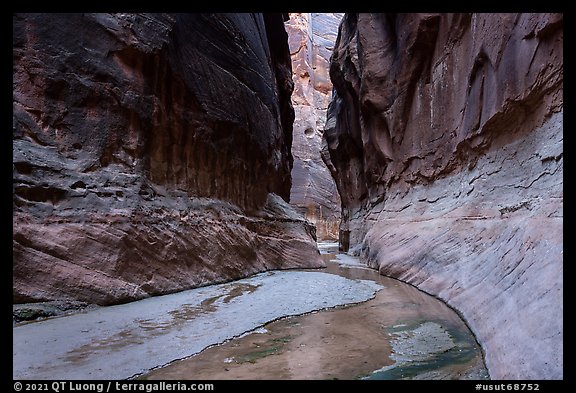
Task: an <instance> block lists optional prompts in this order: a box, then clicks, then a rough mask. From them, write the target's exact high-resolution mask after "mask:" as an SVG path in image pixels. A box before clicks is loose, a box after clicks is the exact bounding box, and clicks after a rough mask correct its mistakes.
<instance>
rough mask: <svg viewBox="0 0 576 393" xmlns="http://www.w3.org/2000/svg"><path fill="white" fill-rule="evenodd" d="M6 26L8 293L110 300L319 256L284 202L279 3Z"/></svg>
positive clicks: (287, 84)
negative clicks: (9, 64) (10, 125)
mask: <svg viewBox="0 0 576 393" xmlns="http://www.w3.org/2000/svg"><path fill="white" fill-rule="evenodd" d="M13 33H14V35H13V53H14V61H13V72H14V84H13V90H14V93H13V97H14V106H13V108H14V131H13V138H14V142H13V155H14V159H13V163H14V165H13V177H14V189H13V190H14V191H13V194H14V199H13V200H14V206H13V212H14V225H13V229H14V237H13V250H14V260H13V265H14V268H13V271H14V282H13V293H14V302H16V303H21V302H32V301H46V300H59V299H74V300H82V301H87V302H93V303H98V304H110V303H117V302H123V301H128V300H133V299H138V298H142V297H146V296H150V295H155V294H161V293H167V292H173V291H177V290H181V289H184V288H190V287H195V286H199V285H206V284H210V283H214V282H219V281H225V280H230V279H234V278H239V277H243V276H246V275H249V274H251V273H255V272H258V271H262V270H265V269H271V268H291V267H318V266H321V265H322V261H321V259H320V257H319V254H318V251H317V249H316V245H315V242H314V241H315V238H314V233H313V231H314V228H313V227H311V226H310V225H309V224H307V223H306V222H305V221H304V220H303V218H301V217H299V216H298V215H296V214H295V212H294V211H291V210H290V208H289V206H288V205H287V204H286V202H284V201H283V200H282V198H284V199H286V200H287V199H288V198H289V193H290V171H291V167H292V158H291V154H290V146H291V143H292V121H293V116H294V114H293V110H292V106H291V103H290V94H291V91H292V88H293V83H292V79H291V64H290V54H289V50H288V44H287V36H286V32H285V29H284V26H283V18H282V16H281V15H280V14H266V15H262V14H226V15H224V14H218V15H208V14H175V15H171V14H24V15H15V16H14V19H13ZM278 195H279V196H280V197H282V198H280V197H278Z"/></svg>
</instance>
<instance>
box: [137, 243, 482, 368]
mask: <svg viewBox="0 0 576 393" xmlns="http://www.w3.org/2000/svg"><path fill="white" fill-rule="evenodd" d="M337 247H338V246H337V244H330V245H326V244H320V247H319V248H320V250H321V254H322V257H323V258H324V260H325V261H326V263H327V267H326V268H325V269H321V271H323V272H326V273H332V274H337V275H340V276H343V277H346V278H350V279H354V280H372V281H376V282H378V283H379V284H381V285H382V286H383V287H384V288H383V289H382V290H380V291H379V292H378V293H377V294H376V296H375V298H374V299H372V300H370V301H368V302H365V303H361V304H358V305H351V306H346V307H339V308H335V309H330V310H324V311H319V312H314V313H311V314H308V315H302V316H298V317H289V318H284V319H281V320H278V321H275V322H272V323H269V324H267V325H265V327H264V329H259V330H257V331H255V332H253V333H251V334H247V335H244V336H243V337H240V338H237V339H233V340H231V341H229V342H227V343H224V344H222V345H219V346H215V347H211V348H208V349H206V350H204V351H202V352H201V353H199V354H197V355H195V356H192V357H190V358H188V359H184V360H181V361H178V362H174V363H172V364H171V365H169V366H166V367H163V368H160V369H157V370H155V371H153V372H151V373H150V374H148V375H146V376H144V377H145V378H147V379H358V378H366V379H487V378H488V373H487V371H486V368H485V366H484V363H483V360H482V356H481V352H480V348H479V347H478V345H477V343H476V341H475V340H474V337H473V336H472V334H471V333H470V331H469V330H468V328H467V326H466V325H465V324H464V322H463V321H462V320H461V319H460V318H459V316H458V315H457V314H456V313H455V312H454V311H453V310H451V309H450V308H449V307H448V306H446V305H445V304H444V303H442V302H441V301H439V300H438V299H436V298H434V297H432V296H429V295H427V294H425V293H424V292H421V291H419V290H418V289H416V288H415V287H412V286H410V285H408V284H405V283H402V282H400V281H398V280H394V279H392V278H388V277H384V276H381V275H380V274H379V273H378V272H376V271H375V270H372V269H369V268H367V267H365V266H362V265H361V263H360V262H359V261H358V260H357V259H355V258H352V257H350V256H348V255H345V254H339V253H338V251H337Z"/></svg>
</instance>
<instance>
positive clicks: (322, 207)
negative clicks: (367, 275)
mask: <svg viewBox="0 0 576 393" xmlns="http://www.w3.org/2000/svg"><path fill="white" fill-rule="evenodd" d="M342 16H343V14H337V13H325V14H317V13H291V14H290V20H289V21H287V22H286V31H287V33H288V42H289V45H290V54H291V56H292V69H293V72H294V75H293V80H294V93H293V94H292V103H293V106H294V113H295V120H294V139H293V143H292V154H293V156H294V167H293V169H292V190H291V193H290V204H292V205H293V206H295V207H296V209H297V210H299V211H300V212H302V214H304V215H305V216H306V218H307V219H308V220H309V221H311V222H313V223H315V224H316V233H317V235H318V238H319V239H337V238H338V226H339V223H340V197H339V195H338V191H337V190H336V185H335V184H334V180H333V179H332V176H331V175H330V172H329V171H328V168H327V167H326V165H325V164H324V162H322V159H321V157H320V149H321V146H322V133H323V131H324V123H325V121H326V110H327V108H328V104H329V103H330V99H331V98H332V83H331V82H330V76H329V68H330V56H331V54H332V49H333V47H334V41H336V35H337V33H338V24H339V23H340V20H341V19H342Z"/></svg>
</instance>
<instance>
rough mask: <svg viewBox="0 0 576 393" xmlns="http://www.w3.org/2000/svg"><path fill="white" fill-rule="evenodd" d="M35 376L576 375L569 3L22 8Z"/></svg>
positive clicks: (26, 302)
mask: <svg viewBox="0 0 576 393" xmlns="http://www.w3.org/2000/svg"><path fill="white" fill-rule="evenodd" d="M12 28H13V36H12V37H13V143H12V144H13V147H12V152H13V155H12V157H13V220H12V222H13V247H12V252H13V259H12V283H13V287H12V301H13V364H14V368H13V378H14V379H43V380H49V379H140V380H153V379H181V378H200V377H201V378H203V379H219V378H222V379H488V378H493V379H496V380H539V379H541V380H544V379H546V380H547V379H551V380H558V379H563V377H564V374H563V113H564V112H563V14H561V13H507V14H500V13H426V14H421V13H401V14H395V13H370V14H366V13H345V14H343V13H216V14H206V13H190V14H187V13H71V14H48V13H37V14H27V13H16V14H13V27H12Z"/></svg>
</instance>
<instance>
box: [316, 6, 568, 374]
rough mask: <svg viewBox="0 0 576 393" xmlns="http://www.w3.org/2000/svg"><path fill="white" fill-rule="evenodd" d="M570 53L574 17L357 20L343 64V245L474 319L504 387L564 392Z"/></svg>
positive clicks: (338, 158)
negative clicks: (555, 383)
mask: <svg viewBox="0 0 576 393" xmlns="http://www.w3.org/2000/svg"><path fill="white" fill-rule="evenodd" d="M562 45H563V17H562V15H558V14H358V15H356V14H347V15H346V16H345V17H344V19H343V21H342V24H341V31H340V34H339V37H338V39H337V42H336V48H335V51H334V55H333V58H332V63H331V68H330V75H331V77H332V82H333V84H334V89H335V93H334V100H333V101H332V103H331V104H330V108H329V111H328V112H329V113H328V120H327V126H326V131H325V134H324V137H325V143H326V149H325V150H324V154H323V158H324V159H325V161H326V163H327V165H328V167H329V168H330V169H331V172H332V174H333V176H334V178H335V180H336V183H337V185H338V189H339V190H340V193H341V197H342V209H343V212H342V224H341V240H342V243H349V246H350V247H351V251H352V252H356V253H359V254H361V255H362V256H363V257H364V258H365V260H366V261H367V263H369V264H370V265H371V266H373V267H376V268H378V269H379V270H380V272H381V273H382V274H386V275H391V276H393V277H398V278H400V279H402V280H404V281H407V282H409V283H412V284H414V285H417V286H418V287H419V288H421V289H423V290H425V291H427V292H429V293H432V294H434V295H437V296H439V297H441V298H442V299H444V300H445V301H446V302H447V303H449V304H450V305H452V306H453V307H455V308H456V309H458V310H459V311H460V312H461V313H462V315H463V316H464V318H465V319H466V320H467V321H468V323H469V324H470V327H471V328H472V330H473V331H474V333H475V334H476V335H477V337H478V340H479V342H480V344H481V345H482V346H483V348H484V350H485V352H486V364H487V366H488V368H489V371H490V374H491V376H492V378H495V379H516V378H520V379H549V378H550V379H560V378H562V377H563V368H562V366H563V363H562V362H563V361H562V349H563V346H562V343H563V330H562V329H563V327H562V319H563V314H562V293H563V281H562V260H563V253H562V245H563V235H562V222H563V213H562V208H563V180H562V174H563V136H562V130H563V121H562V109H563V99H562V92H563V46H562ZM344 246H345V248H347V246H348V244H344Z"/></svg>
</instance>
